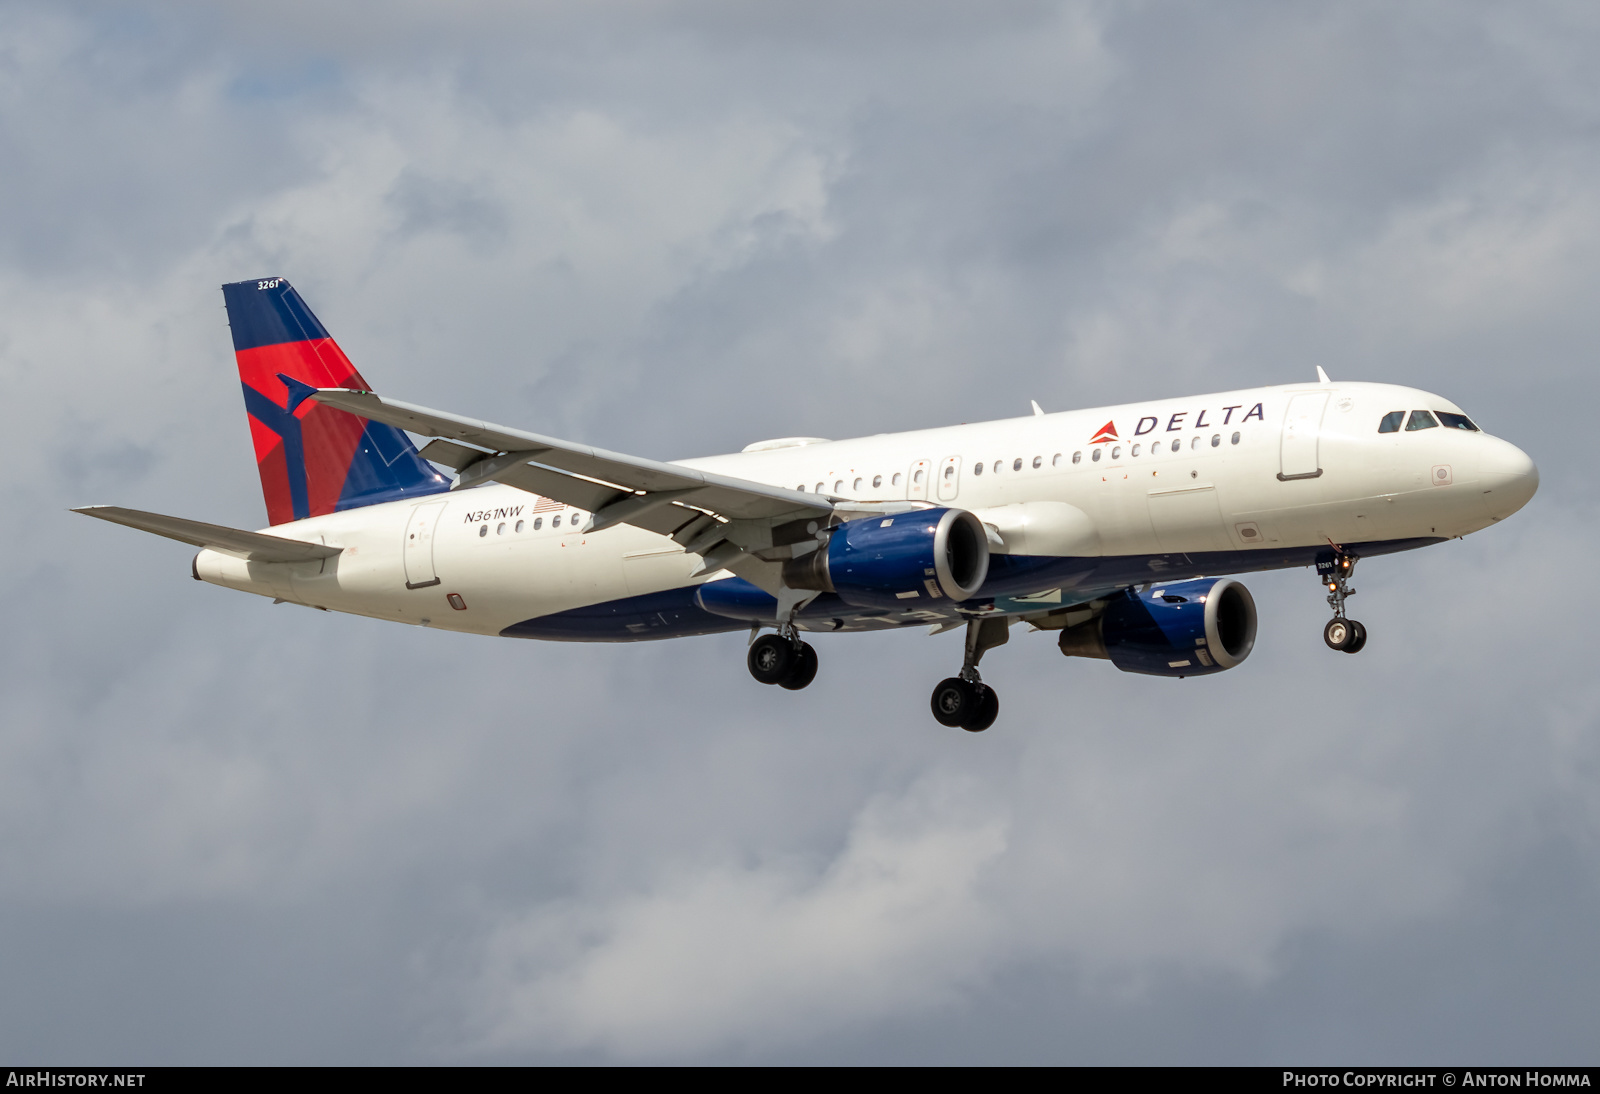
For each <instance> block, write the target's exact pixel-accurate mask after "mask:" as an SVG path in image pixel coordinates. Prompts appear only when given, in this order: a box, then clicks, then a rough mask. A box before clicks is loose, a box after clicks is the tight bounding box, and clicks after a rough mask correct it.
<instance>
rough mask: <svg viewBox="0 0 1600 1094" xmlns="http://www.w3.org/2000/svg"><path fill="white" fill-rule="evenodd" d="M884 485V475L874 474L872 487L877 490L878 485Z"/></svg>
mask: <svg viewBox="0 0 1600 1094" xmlns="http://www.w3.org/2000/svg"><path fill="white" fill-rule="evenodd" d="M882 485H883V476H882V475H874V476H872V488H873V489H874V490H876V489H877V488H878V487H880V486H882Z"/></svg>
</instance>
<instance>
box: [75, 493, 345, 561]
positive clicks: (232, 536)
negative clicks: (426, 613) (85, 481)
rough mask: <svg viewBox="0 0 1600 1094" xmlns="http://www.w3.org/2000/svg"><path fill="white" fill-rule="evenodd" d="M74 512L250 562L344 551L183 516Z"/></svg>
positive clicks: (96, 509) (96, 508)
mask: <svg viewBox="0 0 1600 1094" xmlns="http://www.w3.org/2000/svg"><path fill="white" fill-rule="evenodd" d="M73 512H74V513H82V514H83V515H84V516H86V517H98V518H100V519H101V520H109V521H110V522H111V523H113V524H123V525H126V526H127V527H129V528H137V529H139V530H140V531H141V532H154V533H155V534H156V535H158V536H166V537H167V538H168V539H175V540H177V541H178V542H180V543H187V544H190V545H191V546H194V547H207V548H210V549H211V550H213V551H221V552H222V553H223V554H225V555H233V556H234V557H235V558H243V559H247V560H249V561H251V562H310V561H313V560H314V559H319V558H332V557H333V556H334V555H336V554H338V553H339V552H340V551H341V550H342V549H343V548H340V547H329V546H327V545H326V544H322V543H306V542H305V541H304V540H298V539H285V538H284V537H282V536H269V535H267V534H266V533H264V532H246V531H243V530H242V529H239V528H225V527H223V526H222V525H220V524H205V523H202V522H201V521H198V520H185V519H184V518H183V517H169V516H165V515H164V514H161V513H146V512H144V511H143V510H140V509H123V508H121V507H120V506H116V505H86V506H84V507H83V508H81V509H74V510H73Z"/></svg>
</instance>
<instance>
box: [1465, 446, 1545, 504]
mask: <svg viewBox="0 0 1600 1094" xmlns="http://www.w3.org/2000/svg"><path fill="white" fill-rule="evenodd" d="M1484 440H1486V441H1489V442H1491V444H1490V445H1489V446H1488V451H1486V452H1484V453H1483V462H1482V463H1481V464H1480V465H1479V467H1480V471H1479V474H1478V482H1479V484H1480V486H1479V488H1480V489H1481V490H1482V491H1483V504H1484V507H1485V508H1486V509H1487V510H1488V512H1489V518H1490V519H1491V520H1505V519H1506V518H1507V517H1509V516H1510V515H1511V514H1512V513H1515V512H1516V511H1517V510H1518V509H1521V508H1522V507H1523V506H1524V505H1527V504H1528V502H1529V500H1530V499H1531V498H1532V497H1533V495H1534V494H1535V492H1537V491H1538V489H1539V469H1538V468H1537V467H1535V466H1534V465H1533V461H1532V460H1530V459H1529V458H1528V454H1527V453H1526V452H1524V451H1523V450H1522V449H1520V448H1518V447H1517V446H1516V445H1514V444H1512V443H1510V442H1509V441H1502V440H1500V439H1499V438H1498V437H1485V438H1484Z"/></svg>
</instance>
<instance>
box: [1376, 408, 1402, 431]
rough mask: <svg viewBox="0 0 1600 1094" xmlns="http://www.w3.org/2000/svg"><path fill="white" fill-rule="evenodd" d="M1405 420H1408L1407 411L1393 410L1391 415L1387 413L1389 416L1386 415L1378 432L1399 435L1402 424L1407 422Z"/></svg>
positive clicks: (1379, 425) (1379, 424) (1380, 423)
mask: <svg viewBox="0 0 1600 1094" xmlns="http://www.w3.org/2000/svg"><path fill="white" fill-rule="evenodd" d="M1405 420H1406V412H1405V411H1403V410H1391V411H1390V412H1389V413H1387V414H1385V415H1384V416H1383V421H1381V422H1379V423H1378V432H1379V433H1398V432H1400V423H1401V422H1403V421H1405Z"/></svg>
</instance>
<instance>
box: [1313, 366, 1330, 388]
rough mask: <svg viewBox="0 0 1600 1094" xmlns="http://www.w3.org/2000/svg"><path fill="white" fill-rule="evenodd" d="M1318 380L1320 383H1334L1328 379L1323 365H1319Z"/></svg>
mask: <svg viewBox="0 0 1600 1094" xmlns="http://www.w3.org/2000/svg"><path fill="white" fill-rule="evenodd" d="M1317 382H1318V383H1323V384H1331V383H1333V381H1332V380H1330V379H1328V374H1327V373H1326V372H1323V371H1322V366H1321V365H1318V366H1317Z"/></svg>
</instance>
